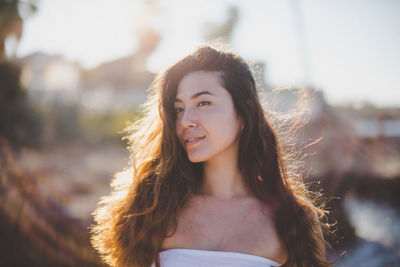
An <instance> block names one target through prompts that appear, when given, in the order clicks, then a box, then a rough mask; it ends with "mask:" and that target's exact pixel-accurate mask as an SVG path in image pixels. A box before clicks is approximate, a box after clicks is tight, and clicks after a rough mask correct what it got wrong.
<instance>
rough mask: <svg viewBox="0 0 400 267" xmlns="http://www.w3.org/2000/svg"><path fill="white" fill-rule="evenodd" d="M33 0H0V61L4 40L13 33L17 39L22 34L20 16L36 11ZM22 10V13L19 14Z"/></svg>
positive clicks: (3, 51)
mask: <svg viewBox="0 0 400 267" xmlns="http://www.w3.org/2000/svg"><path fill="white" fill-rule="evenodd" d="M36 5H37V1H34V0H24V1H21V0H0V61H3V60H5V57H6V55H5V40H6V39H7V37H8V36H9V35H15V37H16V38H17V40H19V39H20V38H21V36H22V18H21V16H22V17H26V16H28V15H29V14H32V13H34V12H35V11H36V9H37V7H36ZM20 11H23V14H20Z"/></svg>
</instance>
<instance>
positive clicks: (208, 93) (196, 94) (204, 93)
mask: <svg viewBox="0 0 400 267" xmlns="http://www.w3.org/2000/svg"><path fill="white" fill-rule="evenodd" d="M201 95H214V94H212V93H211V92H210V91H207V90H205V91H201V92H198V93H195V94H194V95H192V96H191V97H190V99H195V98H196V97H199V96H201ZM175 102H183V101H182V99H180V98H176V99H175Z"/></svg>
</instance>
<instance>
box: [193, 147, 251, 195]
mask: <svg viewBox="0 0 400 267" xmlns="http://www.w3.org/2000/svg"><path fill="white" fill-rule="evenodd" d="M200 193H201V194H204V195H209V196H213V197H217V198H223V199H232V198H234V197H239V196H246V195H249V194H250V192H249V190H247V188H246V186H245V184H244V181H243V176H242V174H241V173H240V171H239V170H238V166H237V153H230V154H229V153H227V154H224V155H220V156H218V157H215V158H213V159H212V160H209V161H207V162H205V163H204V180H203V185H202V188H201V191H200Z"/></svg>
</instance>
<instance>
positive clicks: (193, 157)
mask: <svg viewBox="0 0 400 267" xmlns="http://www.w3.org/2000/svg"><path fill="white" fill-rule="evenodd" d="M187 157H188V159H189V161H190V162H193V163H199V162H204V161H207V159H208V157H204V156H200V155H190V154H188V155H187Z"/></svg>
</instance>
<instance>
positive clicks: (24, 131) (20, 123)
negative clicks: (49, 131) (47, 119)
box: [0, 62, 43, 146]
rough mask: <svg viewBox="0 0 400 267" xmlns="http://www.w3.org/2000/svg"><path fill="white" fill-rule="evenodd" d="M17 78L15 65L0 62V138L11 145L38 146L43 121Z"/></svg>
mask: <svg viewBox="0 0 400 267" xmlns="http://www.w3.org/2000/svg"><path fill="white" fill-rule="evenodd" d="M19 77H20V68H19V67H18V66H17V65H14V64H12V63H10V62H0V81H1V83H0V136H4V137H5V138H7V139H8V140H10V141H11V142H13V143H18V144H22V145H30V146H35V145H39V144H40V143H41V137H42V123H43V121H42V118H41V117H40V115H39V114H38V113H37V112H36V111H35V109H34V108H33V106H32V105H31V104H30V103H29V101H28V99H27V95H26V91H25V90H24V89H23V88H22V87H21V85H20V83H19Z"/></svg>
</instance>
